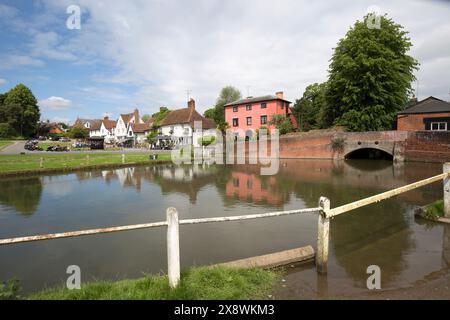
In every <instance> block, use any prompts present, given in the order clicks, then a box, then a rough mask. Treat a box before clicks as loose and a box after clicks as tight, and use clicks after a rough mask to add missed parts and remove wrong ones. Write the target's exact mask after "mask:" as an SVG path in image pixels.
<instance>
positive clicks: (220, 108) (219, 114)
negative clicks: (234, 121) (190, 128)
mask: <svg viewBox="0 0 450 320" xmlns="http://www.w3.org/2000/svg"><path fill="white" fill-rule="evenodd" d="M241 98H242V94H241V92H240V91H239V90H238V89H237V88H235V87H233V86H226V87H224V88H222V90H220V94H219V97H218V98H217V100H216V104H215V106H214V107H213V108H211V109H208V110H206V111H205V112H204V115H205V117H207V118H210V119H213V120H214V121H215V122H216V123H217V126H218V127H219V128H226V127H227V126H226V125H225V108H224V106H225V105H226V104H227V103H230V102H233V101H236V100H239V99H241Z"/></svg>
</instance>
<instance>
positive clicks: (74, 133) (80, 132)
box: [68, 126, 89, 139]
mask: <svg viewBox="0 0 450 320" xmlns="http://www.w3.org/2000/svg"><path fill="white" fill-rule="evenodd" d="M68 135H69V137H70V138H72V139H85V138H88V137H89V130H88V129H87V128H85V127H83V126H75V127H73V128H72V129H71V130H70V131H69V132H68Z"/></svg>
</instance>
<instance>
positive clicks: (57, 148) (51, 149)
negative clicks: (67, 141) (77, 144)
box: [46, 145, 69, 152]
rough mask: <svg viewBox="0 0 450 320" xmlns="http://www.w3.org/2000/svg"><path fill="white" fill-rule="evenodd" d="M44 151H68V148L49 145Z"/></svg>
mask: <svg viewBox="0 0 450 320" xmlns="http://www.w3.org/2000/svg"><path fill="white" fill-rule="evenodd" d="M46 151H57V152H62V151H69V148H67V147H66V146H60V145H56V146H49V147H48V148H47V150H46Z"/></svg>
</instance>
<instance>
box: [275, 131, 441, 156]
mask: <svg viewBox="0 0 450 320" xmlns="http://www.w3.org/2000/svg"><path fill="white" fill-rule="evenodd" d="M362 149H375V150H381V151H383V152H385V153H387V154H389V155H390V156H392V158H393V160H394V161H404V160H406V161H427V162H446V161H450V131H418V132H414V131H378V132H344V131H342V130H314V131H310V132H302V133H294V134H288V135H284V136H281V137H280V156H281V157H282V158H305V159H307V158H309V159H345V158H347V157H349V156H351V154H352V153H353V152H355V151H357V150H362Z"/></svg>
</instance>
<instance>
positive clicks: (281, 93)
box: [275, 91, 284, 99]
mask: <svg viewBox="0 0 450 320" xmlns="http://www.w3.org/2000/svg"><path fill="white" fill-rule="evenodd" d="M275 95H276V96H277V98H278V99H284V93H283V91H278V92H277V93H275Z"/></svg>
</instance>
